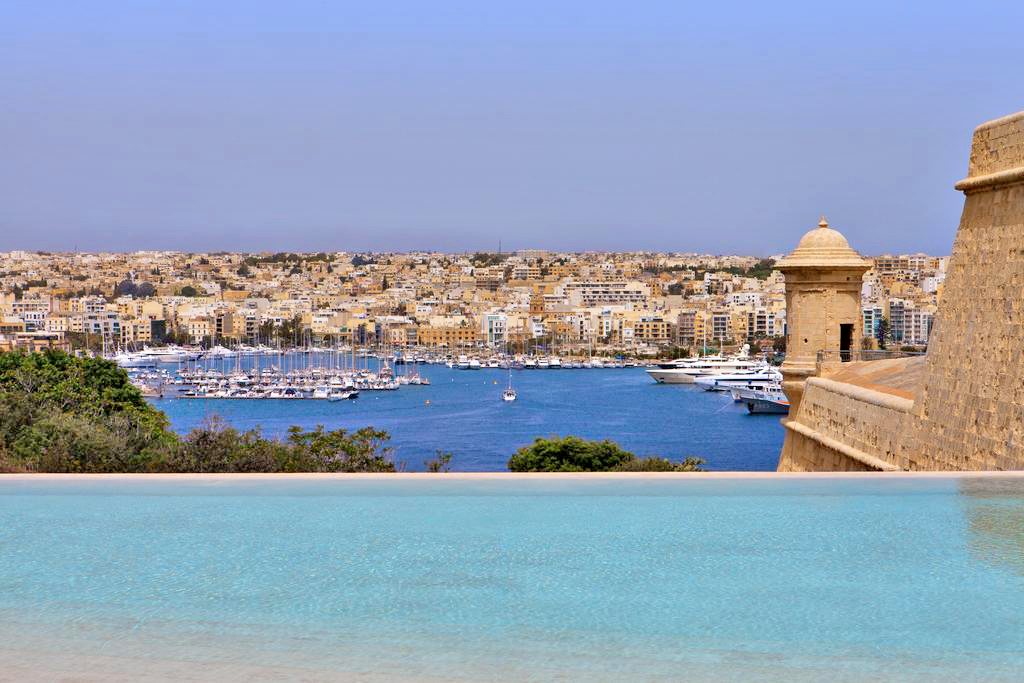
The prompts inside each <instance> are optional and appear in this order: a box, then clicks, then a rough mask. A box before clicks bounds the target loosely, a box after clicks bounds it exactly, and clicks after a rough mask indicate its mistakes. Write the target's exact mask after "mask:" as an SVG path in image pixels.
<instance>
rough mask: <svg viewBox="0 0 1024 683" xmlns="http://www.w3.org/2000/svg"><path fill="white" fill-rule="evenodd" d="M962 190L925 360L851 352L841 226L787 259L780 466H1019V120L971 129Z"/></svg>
mask: <svg viewBox="0 0 1024 683" xmlns="http://www.w3.org/2000/svg"><path fill="white" fill-rule="evenodd" d="M956 188H957V189H958V190H961V191H963V192H964V194H965V202H964V210H963V215H962V217H961V220H960V226H959V229H958V231H957V237H956V241H955V243H954V246H953V254H952V256H951V258H950V262H949V269H948V272H947V276H946V282H945V290H944V294H943V297H942V300H941V304H940V306H939V309H938V312H937V314H936V319H935V324H934V330H933V332H932V336H931V340H930V344H929V347H928V352H927V354H926V355H925V356H920V357H910V358H894V359H885V360H858V359H857V358H858V357H859V355H858V354H857V353H855V352H854V351H852V350H850V351H844V349H843V339H842V337H841V334H842V332H841V330H842V326H843V325H846V324H849V322H855V321H856V316H857V315H858V311H854V310H853V308H852V307H851V305H850V303H849V301H850V298H851V295H850V292H851V291H852V289H853V286H854V285H855V286H856V287H857V288H859V287H860V283H861V277H860V274H862V273H863V270H861V268H862V267H863V266H861V265H858V264H857V262H858V259H859V257H858V256H857V254H856V253H855V252H854V251H853V250H852V249H851V248H850V247H849V245H848V244H847V242H846V240H845V238H843V236H842V235H840V234H839V233H838V232H836V231H834V230H831V229H829V228H828V227H827V226H826V225H823V226H821V227H819V228H818V229H817V230H812V231H811V232H809V233H808V234H807V235H805V236H804V238H803V239H802V240H801V242H800V245H799V246H798V247H797V249H796V250H795V251H794V252H793V253H792V254H791V255H790V256H789V257H787V258H786V259H784V260H783V262H782V263H781V264H780V269H781V270H782V271H783V272H784V273H785V276H786V297H787V304H788V306H787V310H788V312H789V313H788V314H789V318H790V324H789V328H788V331H787V335H788V338H787V346H788V348H789V349H792V351H793V358H792V360H790V359H787V362H786V365H784V366H783V375H784V378H785V383H784V388H785V390H786V393H787V395H789V397H790V401H791V404H792V406H791V410H790V417H789V418H788V419H786V420H784V421H783V423H784V425H785V427H786V439H785V443H784V445H783V448H782V453H781V455H780V458H779V470H780V471H814V470H1009V469H1022V468H1024V295H1022V292H1024V112H1020V113H1017V114H1013V115H1011V116H1007V117H1004V118H1001V119H996V120H994V121H989V122H988V123H985V124H982V125H981V126H979V127H978V128H977V129H976V130H975V131H974V138H973V142H972V148H971V158H970V163H969V166H968V175H967V178H966V179H965V180H962V181H960V182H959V183H957V185H956ZM858 271H859V273H858ZM847 277H849V278H850V280H849V283H850V284H847V280H846V278H847ZM846 348H847V349H850V347H849V346H847V347H846ZM812 359H813V360H812Z"/></svg>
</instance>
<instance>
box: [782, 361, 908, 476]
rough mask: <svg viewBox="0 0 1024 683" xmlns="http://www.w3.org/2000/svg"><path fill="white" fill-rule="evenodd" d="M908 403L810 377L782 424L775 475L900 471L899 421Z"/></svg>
mask: <svg viewBox="0 0 1024 683" xmlns="http://www.w3.org/2000/svg"><path fill="white" fill-rule="evenodd" d="M912 408H913V401H910V400H909V399H906V398H901V397H899V396H893V395H892V394H885V393H882V392H879V391H874V390H872V389H866V388H863V387H859V386H855V385H852V384H845V383H842V382H834V381H832V380H829V379H825V378H821V377H812V378H810V379H808V380H807V383H806V386H805V387H804V396H803V401H802V402H801V404H800V408H799V409H798V411H797V412H796V414H794V415H793V416H792V417H791V418H790V419H789V420H786V422H785V425H786V428H787V433H786V443H785V445H784V446H783V452H782V457H781V458H780V461H779V470H780V471H819V470H837V469H838V470H843V471H845V470H878V471H892V470H899V469H905V468H906V466H907V463H906V460H905V458H903V457H902V454H901V441H902V439H901V429H902V424H903V420H904V419H905V417H906V416H907V415H908V414H909V413H910V411H911V410H912Z"/></svg>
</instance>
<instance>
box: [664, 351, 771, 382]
mask: <svg viewBox="0 0 1024 683" xmlns="http://www.w3.org/2000/svg"><path fill="white" fill-rule="evenodd" d="M764 365H765V364H764V361H759V360H755V359H753V358H751V357H750V347H749V346H747V345H744V346H743V351H742V352H741V353H740V354H738V355H736V356H732V357H730V358H724V357H722V356H702V357H700V358H680V359H678V360H674V361H670V362H668V363H662V364H660V365H659V366H658V367H656V368H648V370H647V374H648V375H650V376H651V379H653V380H654V381H655V382H658V383H660V384H693V383H694V382H695V381H696V379H697V378H698V377H700V376H702V375H725V374H734V373H738V372H744V371H751V370H758V369H761V368H762V367H764Z"/></svg>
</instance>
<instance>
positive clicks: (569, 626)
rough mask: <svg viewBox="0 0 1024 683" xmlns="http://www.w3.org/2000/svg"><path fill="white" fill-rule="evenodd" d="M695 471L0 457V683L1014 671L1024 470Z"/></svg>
mask: <svg viewBox="0 0 1024 683" xmlns="http://www.w3.org/2000/svg"><path fill="white" fill-rule="evenodd" d="M608 377H609V379H608V381H609V382H612V381H614V380H613V379H611V376H608ZM602 381H604V380H602ZM713 477H714V475H699V474H698V475H690V476H689V477H686V478H680V477H674V478H673V477H651V476H648V475H640V476H628V475H626V476H623V475H619V476H618V477H615V478H594V477H591V478H566V477H562V478H544V477H536V476H535V477H529V476H523V475H505V476H504V477H500V476H499V477H490V478H480V477H474V476H473V475H462V476H461V477H448V478H444V477H442V476H440V475H426V474H424V475H418V476H415V475H410V476H406V477H403V476H401V475H385V476H383V477H367V476H362V477H359V476H358V475H356V476H355V477H348V478H337V477H331V476H322V477H319V478H296V477H291V478H289V477H275V476H254V477H244V476H243V477H239V476H235V477H231V476H228V477H204V476H199V477H190V478H171V479H168V478H146V477H138V476H136V477H132V476H124V477H103V476H93V477H77V478H76V477H67V478H61V477H45V476H40V475H36V476H21V477H19V476H15V475H6V476H0V680H12V681H13V680H17V681H21V680H63V679H74V680H353V681H549V680H560V681H706V682H709V683H720V682H737V683H738V682H740V681H743V682H746V681H764V682H769V683H775V682H782V681H785V682H787V683H793V682H797V683H800V682H811V681H822V680H828V681H832V682H837V683H839V682H853V681H857V682H861V681H896V682H909V681H914V682H923V681H929V682H931V681H941V682H949V683H952V682H953V681H957V682H960V683H980V682H982V681H985V682H992V681H1005V682H1009V681H1020V680H1021V672H1022V671H1024V479H1020V478H1017V479H1005V480H1004V479H993V478H964V479H956V478H931V477H924V478H922V477H905V476H896V477H893V476H888V475H875V476H859V477H849V476H846V477H829V476H825V477H811V478H807V477H804V478H792V477H790V478H785V477H772V478H733V477H722V478H713Z"/></svg>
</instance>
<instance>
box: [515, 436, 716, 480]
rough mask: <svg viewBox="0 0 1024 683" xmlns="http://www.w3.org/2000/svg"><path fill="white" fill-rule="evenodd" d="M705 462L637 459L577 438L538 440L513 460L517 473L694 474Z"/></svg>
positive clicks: (612, 444) (611, 446) (610, 445)
mask: <svg viewBox="0 0 1024 683" xmlns="http://www.w3.org/2000/svg"><path fill="white" fill-rule="evenodd" d="M703 463H704V461H703V460H700V459H697V458H687V459H686V460H685V461H684V462H682V463H679V464H676V463H673V462H671V461H670V460H668V459H667V458H660V457H651V458H637V457H636V456H635V455H633V454H632V453H630V452H629V451H625V450H623V449H622V448H620V447H619V445H618V444H616V443H615V442H613V441H608V440H605V441H586V440H584V439H581V438H579V437H577V436H567V437H564V438H558V437H555V438H551V439H542V438H538V439H536V440H535V441H534V442H533V443H532V444H530V445H529V446H524V447H523V448H520V449H519V450H518V451H516V453H515V455H513V456H512V457H511V458H509V461H508V468H509V469H510V470H511V471H513V472H693V471H698V470H700V466H701V465H702V464H703Z"/></svg>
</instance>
